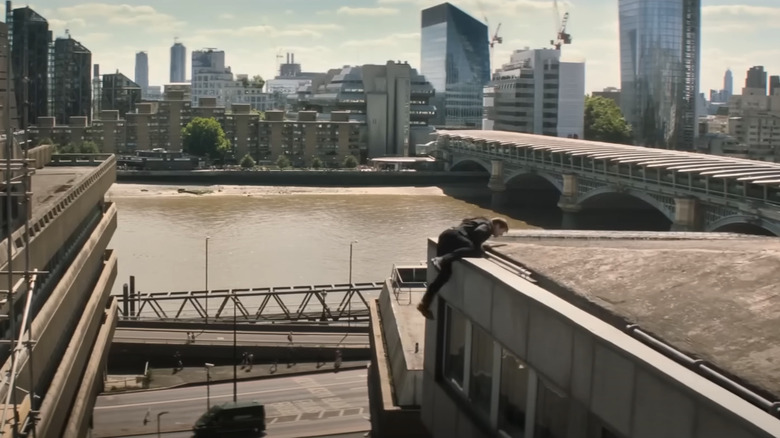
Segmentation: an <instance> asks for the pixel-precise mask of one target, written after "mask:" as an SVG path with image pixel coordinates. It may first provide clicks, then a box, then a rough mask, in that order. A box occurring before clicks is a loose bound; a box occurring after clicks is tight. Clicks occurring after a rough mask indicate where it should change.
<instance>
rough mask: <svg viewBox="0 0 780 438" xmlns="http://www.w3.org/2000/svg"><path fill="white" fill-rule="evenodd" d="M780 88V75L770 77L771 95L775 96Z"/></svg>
mask: <svg viewBox="0 0 780 438" xmlns="http://www.w3.org/2000/svg"><path fill="white" fill-rule="evenodd" d="M778 90H780V76H770V77H769V95H770V96H774V95H775V93H777V92H778Z"/></svg>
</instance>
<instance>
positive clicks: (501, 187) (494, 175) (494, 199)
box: [488, 160, 508, 208]
mask: <svg viewBox="0 0 780 438" xmlns="http://www.w3.org/2000/svg"><path fill="white" fill-rule="evenodd" d="M490 164H491V170H490V181H488V188H489V189H490V191H491V197H490V204H491V207H493V208H496V207H501V206H503V205H506V203H507V199H508V197H507V193H506V184H505V183H504V162H503V161H502V160H491V162H490Z"/></svg>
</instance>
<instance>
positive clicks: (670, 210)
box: [577, 186, 675, 223]
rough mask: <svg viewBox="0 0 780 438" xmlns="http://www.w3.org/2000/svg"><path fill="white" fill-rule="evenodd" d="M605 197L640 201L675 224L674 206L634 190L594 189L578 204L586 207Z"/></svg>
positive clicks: (578, 201)
mask: <svg viewBox="0 0 780 438" xmlns="http://www.w3.org/2000/svg"><path fill="white" fill-rule="evenodd" d="M605 195H627V196H630V197H632V198H635V199H638V200H640V201H642V202H644V203H645V204H647V205H649V206H651V207H653V208H654V209H656V210H657V211H658V212H660V213H661V214H662V215H664V216H665V217H666V218H667V219H669V221H670V222H672V223H674V219H675V218H674V207H673V206H667V205H666V204H664V203H663V202H661V201H660V200H658V199H656V198H654V197H653V196H651V195H649V194H647V193H644V192H641V191H638V190H633V189H618V188H616V187H610V186H606V187H599V188H597V189H593V190H591V191H589V192H587V193H585V194H584V195H581V196H580V197H579V199H577V204H579V205H584V204H586V203H587V202H588V201H590V200H593V199H595V198H598V197H601V196H605Z"/></svg>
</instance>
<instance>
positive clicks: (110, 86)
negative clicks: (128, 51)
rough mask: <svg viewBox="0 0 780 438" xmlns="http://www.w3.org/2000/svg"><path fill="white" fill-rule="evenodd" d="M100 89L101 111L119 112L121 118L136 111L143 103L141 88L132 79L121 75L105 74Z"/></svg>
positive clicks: (117, 73)
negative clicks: (140, 103) (138, 105)
mask: <svg viewBox="0 0 780 438" xmlns="http://www.w3.org/2000/svg"><path fill="white" fill-rule="evenodd" d="M102 79H103V80H102V81H101V82H102V85H101V89H100V93H101V94H100V110H101V111H107V110H117V111H119V116H120V117H122V118H124V117H125V115H126V114H128V113H131V112H133V111H135V107H136V105H137V104H138V102H140V101H141V87H139V86H138V84H136V83H135V82H133V81H131V80H130V78H128V77H127V76H125V75H123V74H122V73H119V72H118V71H117V72H116V73H111V74H104V75H103V78H102Z"/></svg>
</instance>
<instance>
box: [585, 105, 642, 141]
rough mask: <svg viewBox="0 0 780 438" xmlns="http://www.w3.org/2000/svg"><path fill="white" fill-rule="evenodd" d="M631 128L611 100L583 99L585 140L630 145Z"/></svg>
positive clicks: (631, 137)
mask: <svg viewBox="0 0 780 438" xmlns="http://www.w3.org/2000/svg"><path fill="white" fill-rule="evenodd" d="M633 137H634V136H633V133H632V132H631V126H629V125H628V123H626V119H625V118H624V117H623V114H622V113H621V112H620V108H618V106H617V104H616V103H615V101H614V100H612V99H607V98H606V97H601V96H587V97H586V98H585V140H594V141H603V142H607V143H621V144H632V143H633V142H634V138H633Z"/></svg>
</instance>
